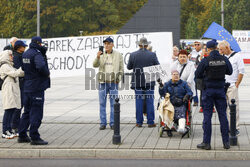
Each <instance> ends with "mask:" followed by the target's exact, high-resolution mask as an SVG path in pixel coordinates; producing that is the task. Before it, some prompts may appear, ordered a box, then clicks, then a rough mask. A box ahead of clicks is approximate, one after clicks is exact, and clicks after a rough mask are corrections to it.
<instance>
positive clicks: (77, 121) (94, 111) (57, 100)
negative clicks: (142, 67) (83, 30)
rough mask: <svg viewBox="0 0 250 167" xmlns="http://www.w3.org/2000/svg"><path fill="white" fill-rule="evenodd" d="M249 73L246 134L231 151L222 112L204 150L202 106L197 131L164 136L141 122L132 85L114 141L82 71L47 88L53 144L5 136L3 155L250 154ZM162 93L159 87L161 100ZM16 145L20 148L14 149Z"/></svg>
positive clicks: (0, 145) (244, 88) (45, 133)
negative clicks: (225, 144) (222, 125)
mask: <svg viewBox="0 0 250 167" xmlns="http://www.w3.org/2000/svg"><path fill="white" fill-rule="evenodd" d="M249 76H250V66H246V74H245V76H244V79H243V82H242V85H241V87H240V89H239V92H240V122H241V127H240V136H239V137H238V146H233V147H231V149H230V150H224V149H223V146H222V140H221V134H220V127H219V121H218V117H217V114H216V113H215V114H213V118H212V122H213V133H212V142H211V145H212V151H209V152H206V151H205V153H204V151H203V150H197V148H196V145H197V144H199V143H200V142H201V141H202V133H203V131H202V125H201V124H202V119H203V115H202V113H199V112H198V110H199V107H193V126H194V128H193V129H194V130H193V134H192V136H191V137H190V138H187V137H185V138H181V136H180V135H179V134H177V133H174V136H173V137H172V138H169V137H167V135H166V134H165V135H164V136H163V137H162V138H160V137H158V128H157V127H156V128H148V127H147V124H146V119H145V120H144V123H145V124H144V125H143V127H142V128H137V127H135V102H134V99H131V97H132V96H133V95H134V92H133V91H132V90H121V91H119V94H120V95H121V96H120V97H121V99H120V103H121V137H122V144H121V145H113V144H112V136H113V131H112V130H111V129H110V128H109V126H107V129H106V130H103V131H100V130H99V102H98V91H97V90H86V87H87V86H88V85H89V84H88V83H87V81H86V80H85V77H84V76H80V77H68V78H55V79H53V80H52V86H51V88H50V89H48V90H47V91H46V95H45V96H46V101H45V111H44V119H43V123H42V125H41V127H40V130H39V131H40V133H41V137H42V138H43V139H45V140H47V141H48V142H49V145H47V146H31V145H29V144H19V143H17V142H16V139H12V140H7V139H0V157H6V156H7V155H8V156H9V157H11V156H12V155H13V157H25V155H27V156H28V157H43V156H44V157H56V156H58V157H78V156H79V155H81V156H80V157H100V158H105V157H106V156H107V154H108V155H110V156H111V155H112V156H114V157H115V156H117V157H118V155H120V156H122V157H131V155H134V157H137V158H147V157H149V158H163V157H165V158H166V157H168V158H174V157H173V155H172V153H178V152H179V153H178V154H180V156H181V155H185V156H184V158H194V159H197V158H200V157H202V158H203V159H206V158H209V157H210V158H212V159H213V158H222V159H223V158H224V159H227V158H228V157H230V156H229V155H231V154H230V153H234V156H231V159H234V158H235V159H250V114H249V111H248V110H249V102H250V98H249V92H250V91H249V90H250V77H249ZM92 86H93V84H92ZM156 89H157V88H156ZM0 94H1V93H0ZM129 95H130V96H129ZM0 97H1V96H0ZM158 98H159V95H158V91H157V90H156V91H155V105H156V104H157V101H158V100H157V99H158ZM0 101H1V99H0ZM2 115H3V109H2V108H0V119H1V120H2ZM155 117H156V120H155V121H156V122H158V113H157V112H156V113H155ZM107 118H109V102H108V103H107ZM0 127H2V125H0ZM11 150H12V152H11ZM13 150H15V151H17V152H18V153H17V154H13ZM23 150H26V152H23ZM60 150H61V151H60ZM62 150H63V151H62ZM108 151H109V152H108ZM110 151H111V152H110ZM166 151H168V152H166ZM173 151H175V152H173ZM9 153H10V155H9ZM29 153H30V154H29ZM236 155H237V156H236ZM110 156H109V158H111V157H110ZM118 158H119V157H118Z"/></svg>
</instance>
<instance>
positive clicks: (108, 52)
mask: <svg viewBox="0 0 250 167" xmlns="http://www.w3.org/2000/svg"><path fill="white" fill-rule="evenodd" d="M103 43H104V48H105V51H104V52H102V51H99V52H98V53H97V57H96V59H95V60H94V62H93V66H94V67H95V68H97V67H99V73H98V75H97V77H98V81H99V104H100V128H99V129H100V130H104V129H106V125H107V120H106V103H107V94H109V99H110V123H109V125H110V128H111V129H113V125H114V102H115V98H116V97H117V95H118V84H119V82H120V81H121V78H122V75H123V69H124V67H123V57H122V55H121V53H119V52H118V51H115V50H113V47H114V41H113V39H112V38H110V37H108V38H107V39H105V40H104V41H103Z"/></svg>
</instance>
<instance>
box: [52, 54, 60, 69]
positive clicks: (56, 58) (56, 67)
mask: <svg viewBox="0 0 250 167" xmlns="http://www.w3.org/2000/svg"><path fill="white" fill-rule="evenodd" d="M56 60H58V57H55V58H54V60H53V67H54V69H55V70H57V69H58V68H59V65H57V66H55V64H56V63H55V61H56Z"/></svg>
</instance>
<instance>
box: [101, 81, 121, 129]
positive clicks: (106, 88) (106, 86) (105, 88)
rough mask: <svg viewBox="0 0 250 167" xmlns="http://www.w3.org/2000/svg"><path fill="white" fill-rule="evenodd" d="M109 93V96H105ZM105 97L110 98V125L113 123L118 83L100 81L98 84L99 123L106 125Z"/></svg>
mask: <svg viewBox="0 0 250 167" xmlns="http://www.w3.org/2000/svg"><path fill="white" fill-rule="evenodd" d="M107 94H109V96H107ZM107 97H108V98H109V99H110V123H109V125H110V126H113V125H114V103H115V98H117V97H118V84H116V83H100V84H99V103H100V120H101V122H100V125H104V126H106V125H107V119H106V103H107Z"/></svg>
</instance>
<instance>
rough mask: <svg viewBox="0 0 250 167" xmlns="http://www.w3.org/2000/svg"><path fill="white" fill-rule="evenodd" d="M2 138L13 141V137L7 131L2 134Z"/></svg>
mask: <svg viewBox="0 0 250 167" xmlns="http://www.w3.org/2000/svg"><path fill="white" fill-rule="evenodd" d="M2 138H4V139H13V138H14V135H13V134H12V133H10V131H8V130H7V131H5V132H4V133H3V134H2Z"/></svg>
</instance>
